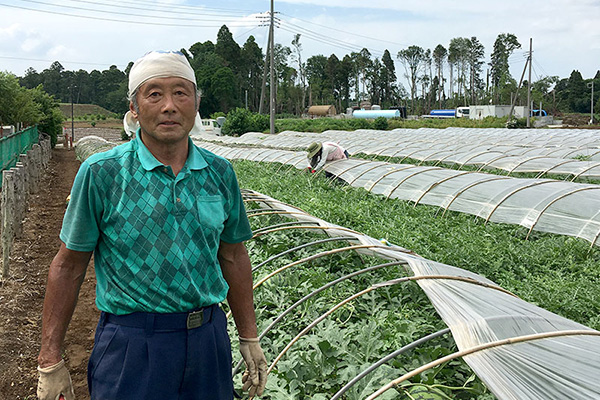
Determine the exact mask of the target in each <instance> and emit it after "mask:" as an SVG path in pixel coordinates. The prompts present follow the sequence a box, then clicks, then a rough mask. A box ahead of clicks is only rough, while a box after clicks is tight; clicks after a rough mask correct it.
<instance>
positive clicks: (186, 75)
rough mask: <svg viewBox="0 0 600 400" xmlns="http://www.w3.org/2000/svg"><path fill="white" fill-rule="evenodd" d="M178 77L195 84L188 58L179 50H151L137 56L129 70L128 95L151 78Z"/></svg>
mask: <svg viewBox="0 0 600 400" xmlns="http://www.w3.org/2000/svg"><path fill="white" fill-rule="evenodd" d="M170 77H178V78H183V79H187V80H188V81H190V82H192V83H193V84H194V87H197V85H196V76H195V75H194V70H193V69H192V66H191V65H190V63H189V61H188V59H187V58H186V57H185V56H184V55H183V53H181V52H179V51H151V52H149V53H146V54H145V55H144V56H143V57H142V58H139V59H138V60H137V61H136V62H135V63H134V64H133V67H131V71H129V97H131V95H132V94H133V93H134V92H135V91H136V89H137V88H139V87H140V86H141V85H142V84H143V83H144V82H146V81H147V80H148V79H152V78H170Z"/></svg>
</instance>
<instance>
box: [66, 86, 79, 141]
mask: <svg viewBox="0 0 600 400" xmlns="http://www.w3.org/2000/svg"><path fill="white" fill-rule="evenodd" d="M76 87H77V86H74V85H73V84H71V86H69V89H70V93H71V146H72V143H74V142H75V118H74V112H73V89H74V88H76ZM67 147H68V144H67Z"/></svg>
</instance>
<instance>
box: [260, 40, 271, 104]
mask: <svg viewBox="0 0 600 400" xmlns="http://www.w3.org/2000/svg"><path fill="white" fill-rule="evenodd" d="M270 47H271V29H269V38H268V40H267V51H266V54H265V65H264V67H263V77H262V86H261V89H260V104H259V105H258V113H259V114H262V113H263V111H264V105H265V88H266V87H267V67H268V66H269V48H270Z"/></svg>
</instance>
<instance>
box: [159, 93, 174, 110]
mask: <svg viewBox="0 0 600 400" xmlns="http://www.w3.org/2000/svg"><path fill="white" fill-rule="evenodd" d="M176 109H177V108H176V106H175V98H174V96H173V95H172V94H165V95H164V96H163V101H162V112H175V111H176Z"/></svg>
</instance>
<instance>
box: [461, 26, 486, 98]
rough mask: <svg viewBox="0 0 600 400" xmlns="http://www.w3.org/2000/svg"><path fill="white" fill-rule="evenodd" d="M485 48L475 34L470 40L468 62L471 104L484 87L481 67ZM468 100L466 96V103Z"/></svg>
mask: <svg viewBox="0 0 600 400" xmlns="http://www.w3.org/2000/svg"><path fill="white" fill-rule="evenodd" d="M484 55H485V49H484V47H483V45H482V44H481V42H479V40H478V39H477V38H476V37H475V36H473V37H471V39H470V40H469V42H468V53H467V62H468V65H469V92H470V97H471V102H470V104H475V102H476V99H477V95H478V93H479V92H480V91H481V90H482V89H483V87H484V86H483V80H482V79H481V72H482V71H481V67H482V66H483V64H484V61H483V57H484ZM464 105H467V101H466V98H465V104H464Z"/></svg>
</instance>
